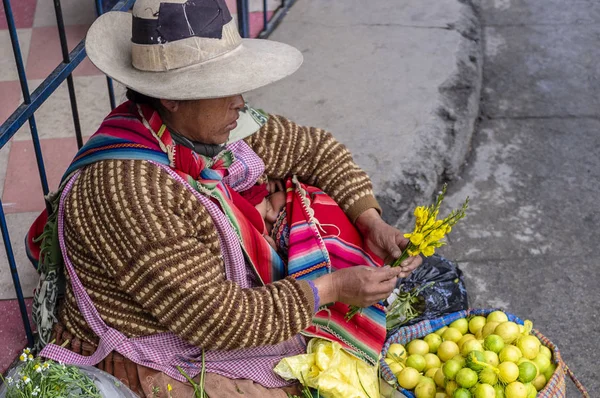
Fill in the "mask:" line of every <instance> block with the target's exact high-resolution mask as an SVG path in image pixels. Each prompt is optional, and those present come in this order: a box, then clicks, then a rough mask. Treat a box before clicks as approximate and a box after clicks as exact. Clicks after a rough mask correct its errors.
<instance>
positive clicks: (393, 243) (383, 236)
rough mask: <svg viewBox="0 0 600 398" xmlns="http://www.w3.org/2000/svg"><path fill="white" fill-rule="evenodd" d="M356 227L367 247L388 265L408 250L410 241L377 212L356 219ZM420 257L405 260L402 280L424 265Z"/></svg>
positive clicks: (366, 213) (402, 268)
mask: <svg viewBox="0 0 600 398" xmlns="http://www.w3.org/2000/svg"><path fill="white" fill-rule="evenodd" d="M356 227H357V228H358V230H359V231H360V233H361V234H362V236H363V239H364V240H365V242H366V243H367V246H368V247H369V249H370V250H371V251H373V253H375V254H376V255H378V256H379V257H380V258H382V259H384V261H385V263H386V264H391V263H392V262H393V260H395V259H397V258H398V257H400V256H401V255H402V250H404V249H405V248H406V245H407V244H408V239H406V238H405V237H404V236H403V234H402V232H400V230H398V229H397V228H394V227H392V226H391V225H389V224H388V223H386V222H385V221H383V219H382V218H381V216H380V215H379V213H378V212H377V210H375V209H369V210H367V211H365V212H364V213H362V214H361V215H360V216H358V218H357V219H356ZM422 261H423V260H422V259H421V257H419V256H415V257H409V258H408V259H406V260H404V261H403V262H402V264H400V267H399V268H401V270H402V272H401V274H400V275H399V277H400V278H405V277H407V276H409V275H410V273H411V272H412V271H413V270H414V269H415V268H417V267H418V266H419V265H421V263H422Z"/></svg>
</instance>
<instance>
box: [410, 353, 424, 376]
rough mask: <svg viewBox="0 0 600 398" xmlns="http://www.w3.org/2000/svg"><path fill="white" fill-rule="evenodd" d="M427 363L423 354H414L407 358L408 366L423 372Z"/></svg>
mask: <svg viewBox="0 0 600 398" xmlns="http://www.w3.org/2000/svg"><path fill="white" fill-rule="evenodd" d="M425 365H427V363H426V362H425V358H424V357H423V355H419V354H413V355H409V356H408V358H406V366H407V367H410V368H414V369H416V370H417V371H419V372H422V371H423V370H424V369H425Z"/></svg>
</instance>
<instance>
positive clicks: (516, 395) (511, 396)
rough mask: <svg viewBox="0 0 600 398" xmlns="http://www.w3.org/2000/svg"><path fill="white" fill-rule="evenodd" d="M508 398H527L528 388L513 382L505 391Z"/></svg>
mask: <svg viewBox="0 0 600 398" xmlns="http://www.w3.org/2000/svg"><path fill="white" fill-rule="evenodd" d="M504 394H505V395H506V398H527V387H525V385H524V384H523V383H520V382H518V381H513V382H512V383H510V384H509V385H507V386H506V388H505V389H504Z"/></svg>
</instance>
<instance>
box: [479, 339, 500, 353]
mask: <svg viewBox="0 0 600 398" xmlns="http://www.w3.org/2000/svg"><path fill="white" fill-rule="evenodd" d="M483 347H484V348H485V349H486V350H490V351H493V352H495V353H496V354H498V353H499V352H500V351H502V349H503V348H504V340H502V337H500V336H498V335H497V334H490V335H488V336H487V337H486V338H485V340H484V341H483Z"/></svg>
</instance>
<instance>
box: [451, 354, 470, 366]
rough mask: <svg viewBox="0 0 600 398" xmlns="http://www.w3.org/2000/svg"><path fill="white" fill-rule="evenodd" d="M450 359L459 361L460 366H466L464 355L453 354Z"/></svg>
mask: <svg viewBox="0 0 600 398" xmlns="http://www.w3.org/2000/svg"><path fill="white" fill-rule="evenodd" d="M452 359H453V360H455V361H456V362H458V363H460V367H461V368H464V367H465V366H467V360H466V359H465V357H463V356H462V355H460V354H458V355H455V356H454V357H452Z"/></svg>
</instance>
